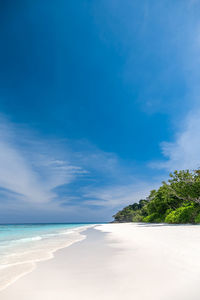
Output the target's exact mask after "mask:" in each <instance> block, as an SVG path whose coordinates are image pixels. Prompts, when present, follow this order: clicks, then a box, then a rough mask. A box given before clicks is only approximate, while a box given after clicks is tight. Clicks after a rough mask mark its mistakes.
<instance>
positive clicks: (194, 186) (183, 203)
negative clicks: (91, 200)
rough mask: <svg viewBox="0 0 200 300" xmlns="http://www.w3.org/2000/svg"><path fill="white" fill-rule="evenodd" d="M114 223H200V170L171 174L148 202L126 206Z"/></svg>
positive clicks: (141, 201)
mask: <svg viewBox="0 0 200 300" xmlns="http://www.w3.org/2000/svg"><path fill="white" fill-rule="evenodd" d="M113 217H114V221H115V222H147V223H169V224H186V223H191V224H199V223H200V170H199V169H198V170H194V171H189V170H181V171H174V173H170V174H169V179H168V181H167V182H165V181H163V182H162V185H161V186H160V187H159V188H158V189H157V190H152V191H151V192H150V194H149V196H148V197H147V198H146V199H142V200H140V201H139V202H138V203H134V204H132V205H129V206H126V207H125V208H123V209H122V210H120V211H119V212H117V213H116V214H115V215H114V216H113Z"/></svg>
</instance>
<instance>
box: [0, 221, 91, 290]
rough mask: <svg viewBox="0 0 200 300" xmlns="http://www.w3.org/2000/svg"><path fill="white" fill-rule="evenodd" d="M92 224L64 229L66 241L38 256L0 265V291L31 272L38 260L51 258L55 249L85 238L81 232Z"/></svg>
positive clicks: (36, 265)
mask: <svg viewBox="0 0 200 300" xmlns="http://www.w3.org/2000/svg"><path fill="white" fill-rule="evenodd" d="M93 226H95V225H86V226H80V227H77V228H71V229H68V231H69V232H68V231H66V234H67V235H68V239H66V241H65V242H64V243H63V244H62V245H59V246H57V247H56V246H54V247H53V248H52V249H51V248H49V249H48V248H47V249H45V251H43V252H41V253H40V254H41V255H42V256H40V257H39V255H38V256H37V257H35V258H34V257H32V258H31V257H29V258H28V259H26V260H25V261H18V262H15V263H10V264H6V265H1V266H0V271H1V273H0V274H1V282H0V292H1V291H3V290H5V289H7V288H8V287H9V286H11V285H12V284H13V283H15V282H16V281H17V280H19V279H20V278H22V277H24V276H26V275H27V274H29V273H31V272H33V271H34V270H35V269H36V268H37V267H38V265H39V263H40V262H43V261H48V260H51V259H53V258H54V257H55V253H56V252H57V251H59V250H61V249H64V248H67V247H69V246H71V245H73V244H74V243H77V242H79V241H82V240H83V239H85V238H86V236H85V235H84V234H82V232H84V231H86V230H87V229H88V228H92V227H93ZM58 235H59V233H58ZM53 240H54V239H52V241H53ZM10 255H12V256H13V255H16V254H10ZM20 268H21V269H20ZM9 269H11V270H10V274H12V276H11V277H10V278H8V277H9V275H7V274H6V271H7V270H9ZM4 270H5V274H4V273H3V271H4ZM13 273H16V275H15V274H14V275H13ZM4 278H5V279H4Z"/></svg>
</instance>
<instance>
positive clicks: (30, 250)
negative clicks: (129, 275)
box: [0, 225, 94, 290]
mask: <svg viewBox="0 0 200 300" xmlns="http://www.w3.org/2000/svg"><path fill="white" fill-rule="evenodd" d="M91 226H94V225H87V226H86V225H85V226H82V227H77V228H73V229H71V228H70V230H67V229H65V230H61V231H60V232H57V233H49V234H48V233H46V232H45V234H43V235H42V234H41V235H38V236H32V237H26V238H21V239H20V238H19V239H17V240H13V241H10V242H9V243H8V250H7V251H6V252H5V251H4V252H2V253H1V252H0V290H3V289H5V288H6V287H7V286H9V285H10V284H12V283H13V282H15V281H16V280H17V279H18V278H21V277H22V276H24V275H25V274H27V273H29V272H31V271H33V270H34V269H35V267H36V263H37V262H40V261H44V260H49V259H51V258H53V257H54V253H55V252H56V251H57V250H59V249H62V248H65V247H68V246H70V245H72V244H73V243H76V242H78V241H81V240H83V239H84V238H85V236H84V235H83V234H81V232H82V231H84V230H85V229H87V228H88V227H91ZM4 246H5V245H4ZM4 250H5V249H4Z"/></svg>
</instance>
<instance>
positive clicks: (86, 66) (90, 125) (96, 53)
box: [0, 0, 200, 222]
mask: <svg viewBox="0 0 200 300" xmlns="http://www.w3.org/2000/svg"><path fill="white" fill-rule="evenodd" d="M199 8H200V5H199V1H194V0H193V1H192V0H190V1H185V0H183V1H167V0H166V1H165V0H164V1H154V0H153V1H150V0H144V1H139V0H135V1H132V0H126V1H121V0H94V1H89V0H77V1H71V0H68V1H64V0H59V1H54V0H48V1H47V0H43V1H42V0H35V1H30V0H26V1H23V0H15V1H9V2H8V1H5V0H3V1H1V3H0V24H1V26H0V41H1V47H0V113H1V124H2V125H1V137H2V145H0V146H1V149H2V150H1V151H0V153H1V152H2V162H3V164H2V169H3V170H4V168H5V169H7V170H9V171H6V172H7V173H6V174H7V175H6V176H7V177H6V180H5V178H4V177H5V176H3V174H2V179H1V178H0V188H2V196H1V192H0V203H1V206H2V208H1V211H2V212H3V214H2V216H0V217H2V221H7V220H8V221H14V222H15V221H21V219H23V220H22V221H27V220H30V221H42V220H45V221H95V220H96V221H101V220H102V221H104V220H109V219H110V218H111V216H112V214H113V212H115V211H116V210H117V209H119V208H120V207H123V206H124V205H126V204H128V203H129V202H130V203H131V202H134V201H137V200H139V198H140V193H141V197H143V195H145V193H148V191H149V190H150V189H151V186H152V188H153V187H154V186H157V184H158V182H160V181H162V180H163V178H165V176H166V173H167V172H168V171H169V170H171V169H172V168H173V167H171V165H170V163H169V165H170V167H166V166H164V167H163V164H164V165H165V164H167V163H168V162H170V161H171V160H172V155H171V154H170V153H171V152H170V151H171V150H170V149H171V147H170V146H169V145H170V144H169V143H171V144H172V145H175V146H176V144H174V143H176V139H177V137H178V136H179V135H180V134H181V133H180V130H181V128H182V129H183V127H184V126H183V123H184V120H186V119H187V115H188V113H189V112H190V111H192V110H193V108H194V107H195V105H196V102H197V97H196V94H197V89H198V88H197V87H198V59H197V60H195V58H197V56H198V55H197V54H198V47H199V44H198V35H199V32H200V31H199V30H198V28H199V20H198V16H199V12H200V11H199ZM184 124H186V122H185V123H184ZM166 143H168V144H166ZM179 144H180V143H179ZM163 145H164V146H163ZM166 145H168V146H166ZM175 146H174V147H175ZM166 147H167V149H166ZM4 152H5V153H7V156H6V155H5V153H4ZM177 157H179V156H178V154H177V156H176V159H177ZM6 160H7V161H8V162H7V164H6V163H5V161H6ZM12 160H13V163H11V161H12ZM161 161H162V162H163V164H162V163H161ZM0 162H1V161H0ZM156 164H159V167H158V166H155V165H156ZM13 165H15V167H13ZM20 166H21V167H20ZM175 167H176V165H174V168H175ZM0 168H1V165H0ZM18 168H20V169H22V170H24V171H21V173H22V174H20V172H19V177H20V176H21V179H19V182H18V183H15V182H14V181H15V179H14V178H11V177H12V176H10V174H13V173H15V172H18ZM23 168H24V169H23ZM9 172H10V173H9ZM26 172H28V173H26ZM2 173H3V171H2ZM25 174H28V175H26V176H25ZM0 177H1V176H0ZM24 178H28V179H24ZM26 181H27V182H26ZM53 183H54V184H53ZM31 189H33V190H34V191H38V193H36V194H35V195H33V193H31V192H30V190H31ZM5 191H6V192H5ZM135 193H136V194H135ZM30 208H32V210H31V211H32V212H31V213H30ZM28 211H29V213H27V214H26V217H24V212H28Z"/></svg>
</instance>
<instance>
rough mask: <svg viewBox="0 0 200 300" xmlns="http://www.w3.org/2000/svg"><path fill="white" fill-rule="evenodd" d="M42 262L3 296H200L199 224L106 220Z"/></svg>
mask: <svg viewBox="0 0 200 300" xmlns="http://www.w3.org/2000/svg"><path fill="white" fill-rule="evenodd" d="M81 234H83V235H86V238H85V239H83V240H82V241H80V242H77V243H75V244H73V245H71V246H69V247H67V248H64V249H62V250H59V251H57V252H56V253H55V257H54V258H53V259H51V260H48V261H43V262H40V263H38V265H37V268H36V269H35V270H34V271H33V272H31V273H29V274H27V275H26V276H24V277H22V278H20V279H19V280H17V281H16V282H15V283H13V284H12V285H11V286H9V287H8V288H7V289H5V290H3V291H1V292H0V299H1V300H13V299H15V300H27V299H29V300H36V299H37V300H43V299H47V300H54V299H55V300H64V299H65V300H66V299H69V300H80V299H81V300H118V299H119V300H122V299H123V300H126V299H127V300H128V299H134V300H146V299H148V300H167V299H172V300H188V299H190V300H197V299H198V298H199V295H200V288H199V284H198V282H199V276H200V252H199V249H200V238H199V237H200V227H199V226H192V225H177V226H176V225H161V224H152V225H150V224H137V223H127V224H104V225H97V226H95V227H94V228H89V229H86V230H85V231H83V232H82V233H81Z"/></svg>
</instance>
